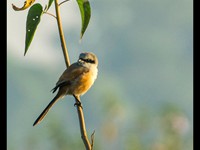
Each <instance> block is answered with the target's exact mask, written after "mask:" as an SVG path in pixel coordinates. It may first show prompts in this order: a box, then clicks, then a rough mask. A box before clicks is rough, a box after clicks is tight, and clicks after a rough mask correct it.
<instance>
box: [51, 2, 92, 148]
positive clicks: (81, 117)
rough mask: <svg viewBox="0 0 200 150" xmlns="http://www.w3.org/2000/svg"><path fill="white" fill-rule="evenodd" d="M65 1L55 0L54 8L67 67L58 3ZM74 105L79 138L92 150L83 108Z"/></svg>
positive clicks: (77, 100) (78, 100)
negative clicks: (79, 133)
mask: <svg viewBox="0 0 200 150" xmlns="http://www.w3.org/2000/svg"><path fill="white" fill-rule="evenodd" d="M66 1H68V0H65V1H63V2H61V3H60V4H58V0H55V9H56V18H57V24H58V30H59V35H60V41H61V47H62V51H63V55H64V58H65V63H66V66H67V67H69V65H70V60H69V55H68V50H67V47H66V43H65V37H64V33H63V28H62V24H61V18H60V9H59V5H61V4H62V3H64V2H66ZM73 96H74V98H75V101H76V103H75V104H81V103H80V97H76V96H75V95H73ZM76 106H77V113H78V118H79V124H80V132H81V138H82V140H83V143H84V145H85V148H86V150H92V146H91V144H90V142H89V140H88V137H87V132H86V127H85V120H84V114H83V108H82V106H81V105H76ZM92 143H93V142H92Z"/></svg>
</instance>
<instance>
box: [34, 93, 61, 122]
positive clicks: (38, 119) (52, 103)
mask: <svg viewBox="0 0 200 150" xmlns="http://www.w3.org/2000/svg"><path fill="white" fill-rule="evenodd" d="M61 97H62V96H61V95H59V94H57V95H56V96H55V97H54V98H53V100H52V101H51V102H50V103H49V104H48V105H47V107H46V108H45V109H44V110H43V112H42V113H41V114H40V116H39V117H38V118H37V119H36V120H35V122H34V124H33V126H35V125H36V124H38V123H39V122H40V121H42V120H43V119H44V117H45V116H46V114H47V113H48V111H49V110H50V108H51V107H52V106H53V105H54V104H55V103H56V102H57V101H58V100H59V99H60V98H61Z"/></svg>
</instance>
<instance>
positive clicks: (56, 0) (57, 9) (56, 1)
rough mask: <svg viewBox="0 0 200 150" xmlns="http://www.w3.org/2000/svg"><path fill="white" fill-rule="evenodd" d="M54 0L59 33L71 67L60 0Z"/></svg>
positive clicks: (66, 61) (67, 63)
mask: <svg viewBox="0 0 200 150" xmlns="http://www.w3.org/2000/svg"><path fill="white" fill-rule="evenodd" d="M54 2H55V9H56V17H57V24H58V30H59V35H60V41H61V47H62V50H63V55H64V58H65V63H66V66H67V67H69V65H70V60H69V55H68V50H67V46H66V42H65V37H64V33H63V28H62V23H61V18H60V8H59V4H58V0H55V1H54Z"/></svg>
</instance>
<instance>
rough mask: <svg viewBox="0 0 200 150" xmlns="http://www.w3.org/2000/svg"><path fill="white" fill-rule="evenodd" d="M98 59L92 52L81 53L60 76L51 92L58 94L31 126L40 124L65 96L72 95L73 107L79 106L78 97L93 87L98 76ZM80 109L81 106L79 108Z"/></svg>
mask: <svg viewBox="0 0 200 150" xmlns="http://www.w3.org/2000/svg"><path fill="white" fill-rule="evenodd" d="M97 67H98V58H97V56H96V55H95V54H94V53H92V52H82V53H80V55H79V58H78V60H77V62H75V63H73V64H71V65H70V66H69V67H68V68H67V69H66V70H65V71H64V72H63V73H62V75H61V76H60V78H59V80H58V82H57V83H56V86H55V87H54V88H53V89H52V92H53V93H54V92H56V91H57V89H58V92H57V94H56V96H55V97H54V98H53V99H52V100H51V101H50V103H49V104H48V105H47V106H46V108H45V109H44V110H43V111H42V113H41V114H40V115H39V117H38V118H37V119H36V120H35V122H34V124H33V126H35V125H37V124H38V123H39V122H41V121H42V120H43V119H44V117H45V116H46V115H47V113H48V111H49V110H50V108H51V107H52V106H53V105H54V104H55V103H56V102H57V101H58V100H60V99H62V98H63V97H65V96H66V95H73V96H74V97H75V98H76V100H77V102H76V103H75V104H74V105H79V106H81V102H80V96H82V95H83V94H85V93H86V92H87V91H88V90H89V89H90V88H91V86H92V85H93V83H94V81H95V80H96V78H97V74H98V68H97ZM81 107H82V106H81Z"/></svg>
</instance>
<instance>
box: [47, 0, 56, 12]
mask: <svg viewBox="0 0 200 150" xmlns="http://www.w3.org/2000/svg"><path fill="white" fill-rule="evenodd" d="M53 1H54V0H49V2H48V6H46V8H45V11H48V10H49V8H50V7H51V4H52V2H53Z"/></svg>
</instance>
